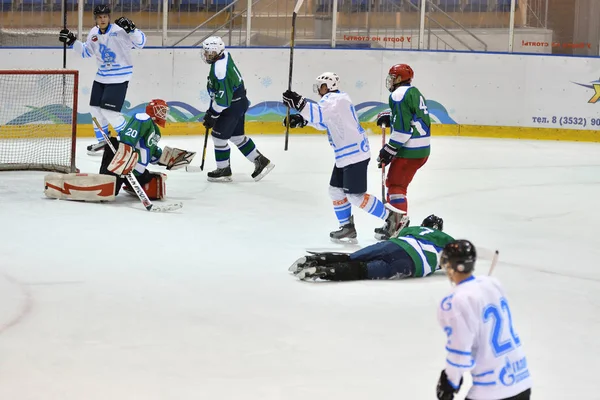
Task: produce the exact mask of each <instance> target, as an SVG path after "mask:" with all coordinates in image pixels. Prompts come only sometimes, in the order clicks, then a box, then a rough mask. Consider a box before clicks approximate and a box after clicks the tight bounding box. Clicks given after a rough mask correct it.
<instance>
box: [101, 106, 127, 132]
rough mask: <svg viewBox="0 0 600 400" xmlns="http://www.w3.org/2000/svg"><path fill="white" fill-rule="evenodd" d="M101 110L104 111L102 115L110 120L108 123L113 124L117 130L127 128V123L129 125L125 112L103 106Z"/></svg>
mask: <svg viewBox="0 0 600 400" xmlns="http://www.w3.org/2000/svg"><path fill="white" fill-rule="evenodd" d="M100 111H101V112H102V115H103V116H104V118H105V119H106V120H107V121H108V123H109V124H111V125H112V127H113V129H114V130H115V132H117V133H119V132H121V131H122V130H123V128H125V125H127V122H126V121H125V117H123V114H121V113H120V112H117V111H113V110H106V109H104V108H101V109H100ZM104 132H106V131H104Z"/></svg>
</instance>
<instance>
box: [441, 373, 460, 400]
mask: <svg viewBox="0 0 600 400" xmlns="http://www.w3.org/2000/svg"><path fill="white" fill-rule="evenodd" d="M462 383H463V378H460V383H459V384H458V387H457V388H456V389H454V388H453V387H452V385H450V381H448V375H446V370H445V369H443V370H442V374H441V375H440V379H439V380H438V383H437V388H436V394H437V398H438V400H453V399H454V394H455V393H458V391H459V390H460V387H461V386H462Z"/></svg>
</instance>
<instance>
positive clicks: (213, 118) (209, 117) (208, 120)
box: [202, 108, 221, 129]
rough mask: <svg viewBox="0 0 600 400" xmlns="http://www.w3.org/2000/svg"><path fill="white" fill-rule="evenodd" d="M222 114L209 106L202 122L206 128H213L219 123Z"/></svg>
mask: <svg viewBox="0 0 600 400" xmlns="http://www.w3.org/2000/svg"><path fill="white" fill-rule="evenodd" d="M220 115H221V114H219V113H218V112H216V111H215V110H213V109H212V108H209V109H208V110H206V114H204V120H203V121H202V124H203V125H204V127H205V128H206V129H212V128H213V127H214V126H215V124H216V123H217V119H218V118H219V116H220Z"/></svg>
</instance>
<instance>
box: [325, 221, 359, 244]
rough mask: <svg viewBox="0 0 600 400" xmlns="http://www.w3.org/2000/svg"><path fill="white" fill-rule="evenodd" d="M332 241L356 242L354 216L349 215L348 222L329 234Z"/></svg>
mask: <svg viewBox="0 0 600 400" xmlns="http://www.w3.org/2000/svg"><path fill="white" fill-rule="evenodd" d="M329 237H330V238H331V241H332V242H335V243H351V244H356V243H358V241H357V240H356V228H355V227H354V216H350V220H348V223H347V224H345V225H343V226H341V227H340V229H338V230H337V231H334V232H331V233H330V234H329Z"/></svg>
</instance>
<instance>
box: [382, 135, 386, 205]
mask: <svg viewBox="0 0 600 400" xmlns="http://www.w3.org/2000/svg"><path fill="white" fill-rule="evenodd" d="M384 147H385V124H383V125H381V148H382V149H383V148H384ZM381 201H382V202H383V204H385V203H387V199H386V197H385V164H384V163H381Z"/></svg>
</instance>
